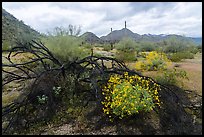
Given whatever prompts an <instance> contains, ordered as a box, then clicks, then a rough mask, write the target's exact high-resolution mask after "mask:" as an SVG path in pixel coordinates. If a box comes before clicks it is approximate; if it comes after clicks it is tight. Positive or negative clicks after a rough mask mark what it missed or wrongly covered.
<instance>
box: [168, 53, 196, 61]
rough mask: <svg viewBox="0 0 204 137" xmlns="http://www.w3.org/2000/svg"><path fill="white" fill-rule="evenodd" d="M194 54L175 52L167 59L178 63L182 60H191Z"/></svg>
mask: <svg viewBox="0 0 204 137" xmlns="http://www.w3.org/2000/svg"><path fill="white" fill-rule="evenodd" d="M193 58H194V54H193V53H190V52H177V53H173V54H171V55H170V57H169V59H170V60H171V61H173V62H179V61H181V60H182V59H193Z"/></svg>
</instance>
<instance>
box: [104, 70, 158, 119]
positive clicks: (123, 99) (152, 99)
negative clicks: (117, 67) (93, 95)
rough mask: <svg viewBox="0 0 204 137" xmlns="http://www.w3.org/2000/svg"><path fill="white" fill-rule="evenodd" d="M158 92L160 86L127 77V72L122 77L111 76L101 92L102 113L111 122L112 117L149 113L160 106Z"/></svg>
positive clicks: (146, 80) (144, 80) (137, 77)
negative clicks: (107, 116) (102, 96)
mask: <svg viewBox="0 0 204 137" xmlns="http://www.w3.org/2000/svg"><path fill="white" fill-rule="evenodd" d="M159 90H160V86H159V85H158V84H156V83H154V82H153V81H152V80H151V79H145V78H143V77H140V76H137V75H134V76H129V75H128V73H127V72H125V73H124V75H123V76H120V75H112V76H111V77H110V79H109V80H108V83H107V84H106V85H105V86H104V88H103V92H102V94H103V95H104V100H103V101H102V102H101V103H102V104H103V106H104V107H103V112H104V113H105V114H107V115H109V117H110V120H111V121H112V120H113V119H112V116H118V117H119V118H120V119H122V118H123V117H126V116H129V115H133V114H137V113H140V112H142V111H145V112H149V111H151V110H153V108H154V107H156V105H158V106H160V103H161V102H160V100H159V95H158V91H159ZM111 115H112V116H111Z"/></svg>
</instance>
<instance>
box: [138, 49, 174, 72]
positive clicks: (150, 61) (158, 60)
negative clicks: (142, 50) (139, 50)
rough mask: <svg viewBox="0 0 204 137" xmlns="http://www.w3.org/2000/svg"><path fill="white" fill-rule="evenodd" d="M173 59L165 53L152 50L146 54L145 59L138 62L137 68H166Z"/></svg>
mask: <svg viewBox="0 0 204 137" xmlns="http://www.w3.org/2000/svg"><path fill="white" fill-rule="evenodd" d="M170 64H171V61H170V60H169V59H168V58H167V56H166V54H165V53H158V52H156V51H151V52H149V54H146V55H145V60H142V61H138V62H137V63H136V66H135V67H136V70H165V69H166V68H167V66H168V65H170Z"/></svg>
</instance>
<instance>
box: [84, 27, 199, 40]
mask: <svg viewBox="0 0 204 137" xmlns="http://www.w3.org/2000/svg"><path fill="white" fill-rule="evenodd" d="M83 35H84V34H83ZM89 35H90V36H89ZM86 37H87V39H86ZM86 37H84V38H85V39H86V41H87V42H88V41H90V40H91V42H92V43H93V42H96V41H100V42H103V43H104V42H119V41H120V40H122V38H124V37H129V38H131V39H133V40H135V41H138V42H139V41H148V42H159V41H162V40H165V39H168V38H171V37H175V38H177V39H180V40H182V41H183V40H187V41H192V42H194V43H195V44H202V38H199V37H198V38H193V37H185V36H181V35H176V34H168V35H166V34H159V35H152V34H143V35H140V34H138V33H134V32H132V31H131V30H129V29H127V28H123V29H121V30H114V31H112V32H111V33H109V34H107V35H106V36H101V37H100V38H99V37H97V36H96V35H95V34H94V33H86ZM90 37H92V39H90ZM88 39H89V40H88ZM99 39H100V40H99Z"/></svg>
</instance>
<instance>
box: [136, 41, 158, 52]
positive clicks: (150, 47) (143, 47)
mask: <svg viewBox="0 0 204 137" xmlns="http://www.w3.org/2000/svg"><path fill="white" fill-rule="evenodd" d="M155 49H156V47H155V45H154V43H152V42H141V43H140V44H139V51H142V52H144V51H154V50H155Z"/></svg>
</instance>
